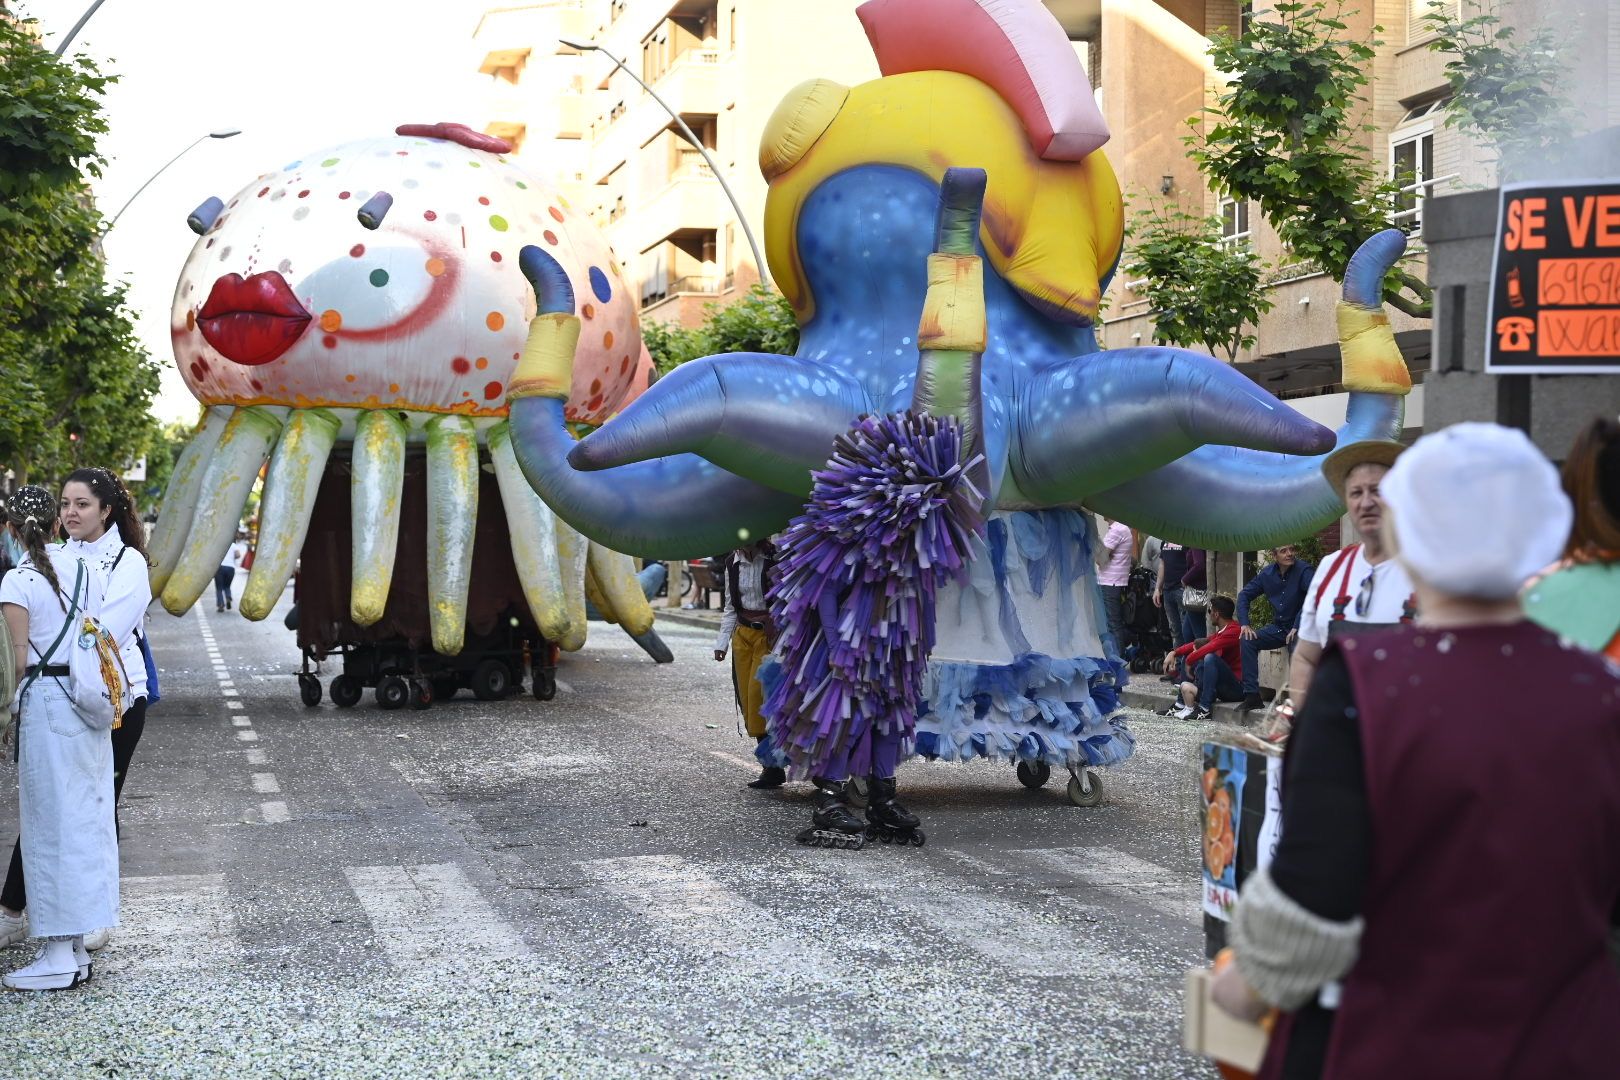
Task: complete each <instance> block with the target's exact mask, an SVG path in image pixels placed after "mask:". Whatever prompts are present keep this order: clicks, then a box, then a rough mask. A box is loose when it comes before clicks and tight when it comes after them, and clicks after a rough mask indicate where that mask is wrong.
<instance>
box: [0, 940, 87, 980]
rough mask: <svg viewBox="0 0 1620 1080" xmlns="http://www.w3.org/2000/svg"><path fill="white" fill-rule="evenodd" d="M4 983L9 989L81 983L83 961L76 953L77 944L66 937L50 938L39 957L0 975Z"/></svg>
mask: <svg viewBox="0 0 1620 1080" xmlns="http://www.w3.org/2000/svg"><path fill="white" fill-rule="evenodd" d="M0 985H3V986H5V988H6V989H7V990H67V989H69V988H71V987H74V986H78V985H79V965H78V963H77V961H75V959H74V957H73V946H72V945H71V944H70V943H68V942H66V941H63V942H56V941H47V942H46V943H45V948H43V949H41V950H40V953H39V958H38V959H37V960H35V961H34V962H33V963H32V964H29V965H28V966H27V967H23V968H18V969H17V970H16V971H13V972H11V973H9V974H7V975H4V976H0Z"/></svg>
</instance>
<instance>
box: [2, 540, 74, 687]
mask: <svg viewBox="0 0 1620 1080" xmlns="http://www.w3.org/2000/svg"><path fill="white" fill-rule="evenodd" d="M28 569H32V570H34V572H35V573H36V574H37V573H39V571H38V570H37V569H35V568H33V567H28ZM44 576H45V575H44V574H40V577H44ZM83 584H84V560H83V559H80V560H79V572H78V576H77V577H75V578H74V580H73V598H72V601H71V604H70V607H69V609H68V613H67V618H65V619H63V620H62V629H60V630H58V631H57V632H56V640H55V641H53V642H51V647H50V648H48V649H46V650H45V653H44V655H42V656H41V657H40V658H39V663H38V664H36V665H35V666H34V673H33V674H32V675H30V676H28V679H27V680H26V681H25V682H24V683H23V684H22V688H21V689H19V690H18V691H17V697H18V700H21V699H22V696H23V695H24V694H26V693H28V688H29V687H30V686H32V685H33V684H34V680H35V679H37V678H39V673H40V671H41V670H42V669H43V668H44V667H45V665H46V664H49V663H50V662H51V657H53V656H55V655H56V650H57V647H58V646H60V645H61V644H62V639H63V638H65V637H67V632H68V627H70V626H72V625H73V620H74V619H76V618H78V615H79V586H80V585H83ZM56 591H57V592H58V593H60V592H61V591H62V590H61V588H60V587H58V588H57V590H56ZM34 651H35V652H36V653H37V652H39V650H38V649H35V650H34Z"/></svg>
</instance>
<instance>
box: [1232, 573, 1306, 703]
mask: <svg viewBox="0 0 1620 1080" xmlns="http://www.w3.org/2000/svg"><path fill="white" fill-rule="evenodd" d="M1271 560H1272V561H1271V562H1270V564H1268V565H1267V566H1266V567H1265V568H1264V569H1262V570H1261V571H1260V572H1259V573H1258V574H1256V575H1254V577H1253V579H1251V580H1250V582H1249V583H1248V584H1247V585H1245V586H1243V591H1242V592H1240V593H1238V598H1237V621H1238V628H1239V629H1238V633H1239V634H1240V635H1241V636H1242V638H1243V708H1244V709H1245V710H1247V709H1258V708H1261V707H1262V706H1264V705H1265V702H1263V701H1261V700H1260V654H1261V653H1262V652H1269V651H1271V650H1272V649H1284V648H1290V647H1291V646H1292V645H1293V644H1294V638H1295V637H1297V636H1298V635H1299V615H1300V612H1301V611H1302V610H1304V607H1305V595H1306V590H1308V589H1309V588H1310V585H1311V575H1312V574H1314V573H1315V569H1316V568H1315V567H1313V566H1312V565H1311V564H1310V563H1308V562H1305V561H1304V560H1302V559H1300V558H1299V553H1298V551H1297V549H1295V547H1294V545H1293V544H1284V545H1282V546H1281V547H1275V548H1272V549H1271ZM1261 595H1264V596H1265V598H1266V599H1267V600H1269V601H1270V602H1271V611H1272V618H1271V625H1269V626H1262V627H1261V628H1259V629H1258V630H1257V629H1255V628H1254V627H1253V626H1250V625H1249V605H1250V604H1251V603H1253V602H1254V600H1255V599H1256V598H1257V597H1259V596H1261Z"/></svg>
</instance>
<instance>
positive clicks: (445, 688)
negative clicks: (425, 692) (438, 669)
mask: <svg viewBox="0 0 1620 1080" xmlns="http://www.w3.org/2000/svg"><path fill="white" fill-rule="evenodd" d="M459 689H461V687H459V686H458V685H456V677H455V676H454V675H441V676H440V677H439V678H437V679H434V680H433V700H434V701H449V700H450V699H451V698H453V697H455V696H456V691H457V690H459Z"/></svg>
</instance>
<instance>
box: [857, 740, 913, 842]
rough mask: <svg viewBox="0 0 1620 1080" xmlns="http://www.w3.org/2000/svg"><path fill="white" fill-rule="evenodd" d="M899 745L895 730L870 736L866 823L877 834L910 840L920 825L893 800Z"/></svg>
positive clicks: (907, 811)
mask: <svg viewBox="0 0 1620 1080" xmlns="http://www.w3.org/2000/svg"><path fill="white" fill-rule="evenodd" d="M901 742H902V736H901V734H900V733H899V732H898V731H895V732H889V733H878V734H875V735H874V736H873V737H872V781H871V786H870V787H869V788H868V789H867V795H866V820H867V821H869V822H871V823H872V826H873V828H875V829H877V830H878V833H879V835H882V834H884V833H887V834H889V835H890V836H894V835H899V836H901V837H902V838H905V839H909V838H910V835H911V834H912V833H914V832H916V830H917V826H918V825H919V824H920V822H919V821H918V819H917V815H916V814H913V813H912V812H911V811H909V810H907V809H906V808H905V807H903V806H901V805H900V804H899V803H898V802H896V801H895V787H894V774H895V768H896V766H898V765H899V764H900V744H901Z"/></svg>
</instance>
